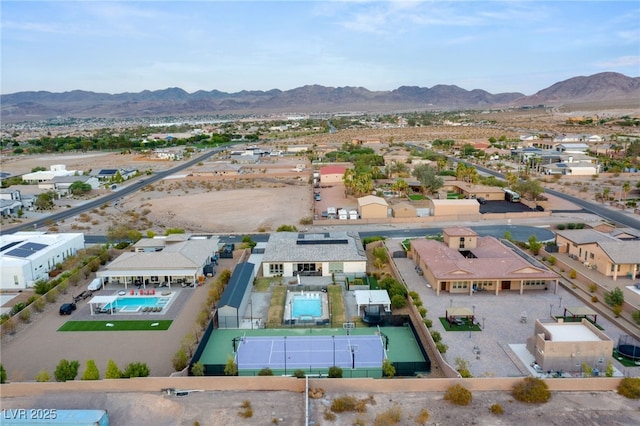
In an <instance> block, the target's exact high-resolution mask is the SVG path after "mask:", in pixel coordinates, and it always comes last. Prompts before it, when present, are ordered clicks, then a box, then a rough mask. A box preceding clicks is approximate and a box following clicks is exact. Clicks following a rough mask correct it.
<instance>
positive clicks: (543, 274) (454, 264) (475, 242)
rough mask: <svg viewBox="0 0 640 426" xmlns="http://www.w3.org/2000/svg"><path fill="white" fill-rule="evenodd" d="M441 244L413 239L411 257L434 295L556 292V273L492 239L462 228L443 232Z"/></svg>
mask: <svg viewBox="0 0 640 426" xmlns="http://www.w3.org/2000/svg"><path fill="white" fill-rule="evenodd" d="M443 237H444V241H443V242H442V243H441V242H439V241H435V240H428V239H414V240H412V241H411V256H412V258H413V260H414V262H415V263H416V266H419V267H420V268H421V269H422V271H423V273H424V278H425V279H426V280H427V282H428V283H429V285H431V286H432V287H433V288H434V289H435V291H436V294H437V295H440V292H443V291H444V292H448V293H464V294H469V295H471V294H473V293H474V292H476V291H491V292H493V293H495V295H498V294H499V293H500V292H503V291H511V292H513V291H517V292H519V293H520V294H522V293H523V292H524V291H525V290H547V289H549V288H551V287H555V289H556V290H557V280H558V274H556V273H555V272H552V271H550V270H548V269H547V268H546V267H545V266H544V265H542V264H537V263H536V264H533V263H530V262H528V261H527V260H525V259H524V258H523V257H522V256H520V255H518V253H516V252H515V248H511V247H507V246H505V245H504V244H503V243H501V242H500V241H499V240H498V239H497V238H495V237H479V236H478V235H477V234H476V233H475V232H474V231H473V230H471V229H469V228H465V227H455V228H445V229H443Z"/></svg>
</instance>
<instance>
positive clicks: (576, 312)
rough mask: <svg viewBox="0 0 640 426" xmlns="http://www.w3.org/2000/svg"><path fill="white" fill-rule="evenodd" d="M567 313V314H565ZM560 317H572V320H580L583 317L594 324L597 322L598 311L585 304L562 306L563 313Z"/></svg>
mask: <svg viewBox="0 0 640 426" xmlns="http://www.w3.org/2000/svg"><path fill="white" fill-rule="evenodd" d="M567 313H569V315H567ZM562 317H563V318H564V319H565V321H566V320H567V318H570V319H572V320H573V321H580V319H582V318H585V319H587V320H591V321H592V322H593V323H594V324H596V323H597V320H598V313H597V312H596V311H594V310H593V309H591V308H589V307H587V306H574V307H570V306H567V307H566V308H564V314H563V315H562Z"/></svg>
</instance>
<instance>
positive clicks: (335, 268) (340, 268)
mask: <svg viewBox="0 0 640 426" xmlns="http://www.w3.org/2000/svg"><path fill="white" fill-rule="evenodd" d="M329 272H330V273H334V272H338V273H341V272H344V263H342V262H329Z"/></svg>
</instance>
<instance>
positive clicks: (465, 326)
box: [439, 317, 482, 331]
mask: <svg viewBox="0 0 640 426" xmlns="http://www.w3.org/2000/svg"><path fill="white" fill-rule="evenodd" d="M439 319H440V323H441V324H442V326H443V327H444V329H445V330H446V331H469V322H468V321H467V320H466V319H463V321H464V324H463V325H457V324H453V325H451V326H449V321H447V319H446V318H445V317H440V318H439ZM471 331H482V329H481V328H480V326H479V325H474V326H473V327H471Z"/></svg>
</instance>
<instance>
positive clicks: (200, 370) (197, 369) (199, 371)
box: [191, 361, 204, 376]
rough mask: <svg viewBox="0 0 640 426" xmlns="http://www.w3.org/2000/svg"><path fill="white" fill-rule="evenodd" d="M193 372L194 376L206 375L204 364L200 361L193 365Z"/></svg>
mask: <svg viewBox="0 0 640 426" xmlns="http://www.w3.org/2000/svg"><path fill="white" fill-rule="evenodd" d="M191 374H193V375H194V376H204V364H203V363H202V362H200V361H198V362H196V363H195V364H193V365H192V366H191Z"/></svg>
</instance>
